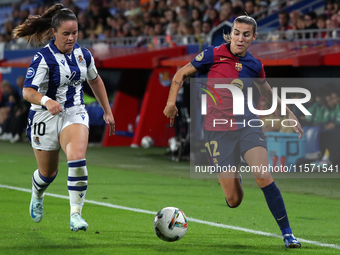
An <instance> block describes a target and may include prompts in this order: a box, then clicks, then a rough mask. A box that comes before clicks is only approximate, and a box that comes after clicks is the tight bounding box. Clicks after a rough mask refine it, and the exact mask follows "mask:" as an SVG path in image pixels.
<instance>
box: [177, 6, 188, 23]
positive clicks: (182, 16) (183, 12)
mask: <svg viewBox="0 0 340 255" xmlns="http://www.w3.org/2000/svg"><path fill="white" fill-rule="evenodd" d="M178 20H179V21H182V20H186V21H188V20H190V17H189V11H188V7H186V6H181V7H180V9H179V12H178Z"/></svg>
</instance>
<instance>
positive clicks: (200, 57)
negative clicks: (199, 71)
mask: <svg viewBox="0 0 340 255" xmlns="http://www.w3.org/2000/svg"><path fill="white" fill-rule="evenodd" d="M203 57H204V52H203V51H202V52H201V53H200V54H198V55H197V56H196V57H195V60H196V61H201V60H202V59H203Z"/></svg>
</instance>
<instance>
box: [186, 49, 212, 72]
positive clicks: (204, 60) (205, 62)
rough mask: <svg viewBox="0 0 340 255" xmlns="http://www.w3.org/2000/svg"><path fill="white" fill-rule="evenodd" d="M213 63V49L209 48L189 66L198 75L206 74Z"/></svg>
mask: <svg viewBox="0 0 340 255" xmlns="http://www.w3.org/2000/svg"><path fill="white" fill-rule="evenodd" d="M213 63H214V47H212V46H210V47H208V48H206V49H205V50H204V51H202V52H201V53H200V54H198V55H197V56H196V57H195V58H194V59H193V60H192V61H191V64H192V65H193V66H194V67H195V68H196V70H197V71H198V72H200V73H207V72H208V71H209V69H210V68H211V66H212V64H213Z"/></svg>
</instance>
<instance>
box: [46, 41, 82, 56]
mask: <svg viewBox="0 0 340 255" xmlns="http://www.w3.org/2000/svg"><path fill="white" fill-rule="evenodd" d="M54 42H55V39H52V40H51V41H50V43H49V45H50V48H51V49H52V50H53V52H54V53H55V54H57V53H60V54H64V53H62V52H61V51H60V50H59V49H58V48H57V46H55V44H54ZM79 47H80V46H79V44H78V43H76V44H75V45H74V46H73V50H75V49H77V48H79Z"/></svg>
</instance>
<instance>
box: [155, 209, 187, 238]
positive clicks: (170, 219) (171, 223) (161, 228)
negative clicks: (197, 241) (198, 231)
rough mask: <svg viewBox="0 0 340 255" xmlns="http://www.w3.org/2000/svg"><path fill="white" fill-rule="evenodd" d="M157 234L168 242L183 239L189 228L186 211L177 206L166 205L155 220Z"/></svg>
mask: <svg viewBox="0 0 340 255" xmlns="http://www.w3.org/2000/svg"><path fill="white" fill-rule="evenodd" d="M153 228H154V230H155V233H156V235H157V236H158V237H159V238H160V239H162V240H163V241H167V242H174V241H177V240H179V239H181V238H182V237H183V236H184V235H185V233H186V232H187V230H188V220H187V217H186V216H185V214H184V212H183V211H181V210H180V209H178V208H176V207H165V208H163V209H162V210H160V211H159V212H158V213H157V214H156V216H155V219H154V220H153Z"/></svg>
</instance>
